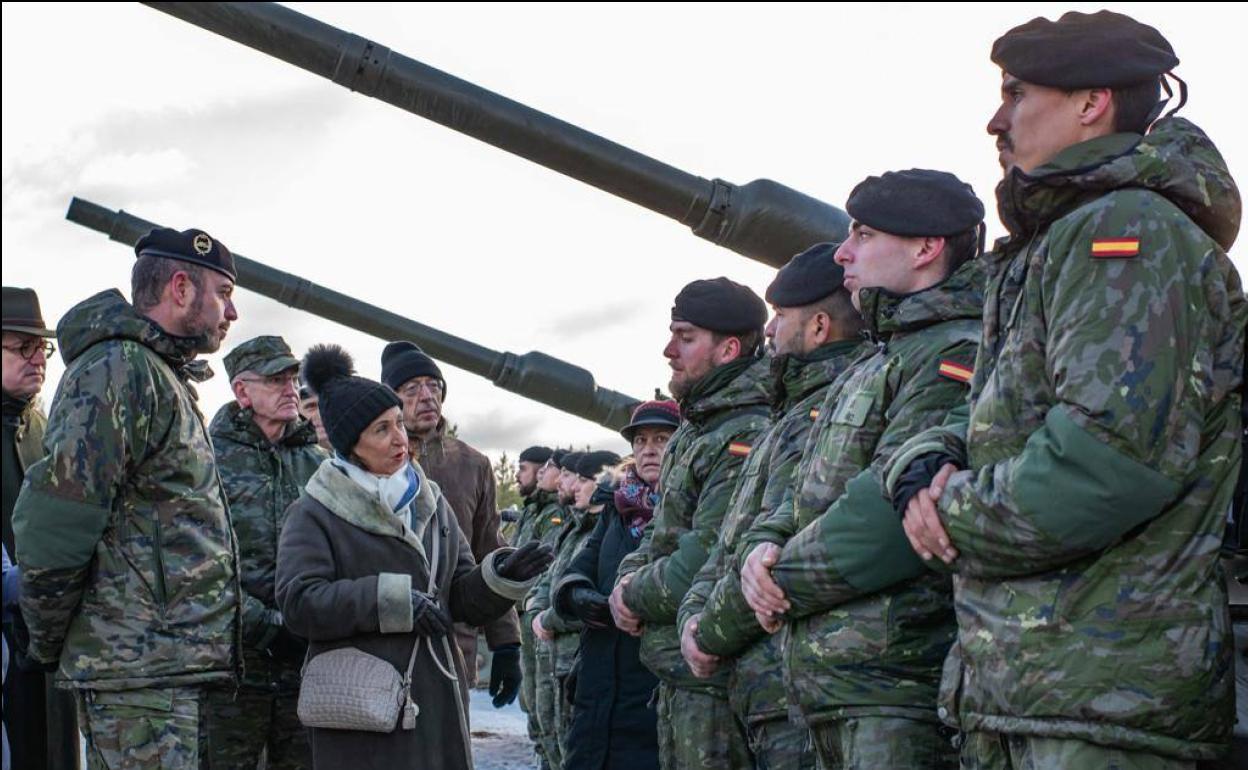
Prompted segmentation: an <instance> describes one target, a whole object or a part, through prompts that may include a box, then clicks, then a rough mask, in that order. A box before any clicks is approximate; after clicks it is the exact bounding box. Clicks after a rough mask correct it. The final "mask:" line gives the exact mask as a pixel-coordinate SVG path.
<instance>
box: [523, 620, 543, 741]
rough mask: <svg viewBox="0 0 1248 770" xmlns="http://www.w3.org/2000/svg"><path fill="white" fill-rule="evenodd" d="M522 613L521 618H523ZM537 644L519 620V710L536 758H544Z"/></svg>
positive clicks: (531, 632) (530, 630)
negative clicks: (538, 712) (524, 715)
mask: <svg viewBox="0 0 1248 770" xmlns="http://www.w3.org/2000/svg"><path fill="white" fill-rule="evenodd" d="M523 617H524V616H523V614H522V615H521V618H523ZM537 645H538V641H537V639H536V637H534V636H533V629H532V628H531V627H530V626H529V624H528V623H526V622H524V621H523V619H522V620H521V622H520V674H521V676H522V677H523V678H522V679H521V680H520V710H521V711H523V712H524V713H525V714H526V715H527V716H528V718H529V723H528V728H529V740H530V741H532V742H533V750H534V751H535V752H537V756H538V758H540V759H542V760H545V758H546V747H545V746H544V745H543V744H542V727H541V724H540V723H539V722H538V721H537Z"/></svg>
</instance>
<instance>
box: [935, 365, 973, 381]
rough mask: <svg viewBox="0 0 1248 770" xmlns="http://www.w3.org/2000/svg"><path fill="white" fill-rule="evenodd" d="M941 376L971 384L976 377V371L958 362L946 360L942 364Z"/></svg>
mask: <svg viewBox="0 0 1248 770" xmlns="http://www.w3.org/2000/svg"><path fill="white" fill-rule="evenodd" d="M940 376H941V377H948V378H949V379H951V380H957V381H958V382H970V381H971V377H974V376H975V370H974V369H972V368H971V367H969V366H963V365H962V364H959V363H957V362H956V361H949V360H944V361H941V362H940Z"/></svg>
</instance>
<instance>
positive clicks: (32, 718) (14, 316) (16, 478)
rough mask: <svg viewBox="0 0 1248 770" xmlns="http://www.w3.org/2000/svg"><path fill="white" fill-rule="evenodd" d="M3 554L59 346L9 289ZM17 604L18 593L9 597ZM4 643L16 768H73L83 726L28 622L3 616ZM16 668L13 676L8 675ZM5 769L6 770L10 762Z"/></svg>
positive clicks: (25, 298)
mask: <svg viewBox="0 0 1248 770" xmlns="http://www.w3.org/2000/svg"><path fill="white" fill-rule="evenodd" d="M3 308H4V342H3V345H4V354H3V355H4V445H3V452H4V548H5V551H6V553H10V554H11V553H14V550H15V549H14V547H13V504H14V503H16V502H17V493H18V490H20V489H21V488H22V479H23V477H24V476H25V475H26V470H27V469H28V468H30V466H31V465H33V464H34V463H35V461H37V460H38V459H39V458H41V457H43V433H44V429H45V426H46V425H47V418H46V417H44V415H43V412H42V410H40V409H39V406H38V404H36V398H37V397H38V395H39V391H40V390H42V389H43V381H44V377H45V375H46V372H47V366H48V356H50V355H52V353H53V352H54V351H55V349H56V348H55V346H54V345H53V344H52V343H51V342H48V338H51V337H55V336H56V332H54V331H52V330H51V329H49V328H47V326H45V325H44V322H43V313H42V312H41V311H40V309H39V297H38V296H37V295H36V294H35V292H34V290H32V289H18V288H13V287H9V286H5V287H4V298H3ZM5 600H6V605H7V604H8V603H9V602H10V601H12V602H14V603H16V601H17V594H16V593H15V594H13V595H12V596H7V595H6V597H5ZM5 617H6V621H5V624H4V639H5V644H6V645H7V649H9V650H11V651H12V653H13V655H12V658H11V661H10V662H9V663H5V675H4V704H5V709H4V724H5V728H6V734H7V735H8V736H9V737H10V739H11V740H10V746H11V749H12V757H13V767H14V768H18V770H23V769H24V768H32V770H33V769H37V768H56V769H57V770H60V769H61V768H75V767H78V765H79V750H78V722H77V714H76V713H75V707H74V699H73V695H71V694H70V693H67V692H64V691H61V690H57V689H56V688H55V687H54V686H53V684H52V677H51V675H50V674H49V673H48V672H46V671H44V670H43V667H42V666H39V665H37V664H34V663H33V662H32V661H30V660H28V659H27V657H26V655H25V654H24V650H25V647H26V639H27V631H26V624H25V623H24V622H23V621H22V616H21V613H20V612H16V611H15V612H13V613H12V617H11V619H7V618H9V617H10V616H9V613H7V612H6V613H5ZM10 667H11V670H10ZM5 767H6V768H7V767H8V765H7V764H6V765H5Z"/></svg>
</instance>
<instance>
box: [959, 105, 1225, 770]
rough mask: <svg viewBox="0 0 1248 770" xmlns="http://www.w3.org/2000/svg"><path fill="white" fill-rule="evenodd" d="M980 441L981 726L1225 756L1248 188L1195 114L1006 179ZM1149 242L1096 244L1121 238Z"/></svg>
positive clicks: (963, 504) (974, 603) (1175, 753)
mask: <svg viewBox="0 0 1248 770" xmlns="http://www.w3.org/2000/svg"><path fill="white" fill-rule="evenodd" d="M998 202H999V206H1000V209H1001V213H1002V219H1003V221H1005V222H1006V223H1007V225H1008V226H1009V229H1010V233H1011V235H1010V237H1008V238H1006V239H1003V240H1001V241H999V242H998V243H997V245H996V253H995V258H994V260H993V263H992V267H993V274H992V277H991V282H990V284H989V295H988V301H987V304H986V307H985V311H984V341H983V345H982V347H981V349H980V361H979V364H978V366H977V372H976V376H975V380H974V387H973V391H972V393H973V397H972V398H973V400H972V406H971V412H970V423H969V429H968V433H967V439H966V455H967V458H968V459H969V464H970V465H969V467H970V469H969V470H967V471H963V472H960V473H958V474H956V475H955V476H954V477H953V478H952V479H951V481H950V483H949V484H948V486H947V487H946V491H945V493H944V496H943V497H942V499H941V501H940V509H941V515H942V519H943V520H944V523H945V527H946V528H947V530H948V532H949V534H950V536H951V538H952V539H953V542H954V544H955V545H956V546H957V548H958V549H959V551H960V554H961V555H960V557H959V559H958V560H957V561H956V562H955V563H954V568H955V570H956V571H957V575H956V577H955V591H956V597H957V612H958V625H959V635H958V639H959V642H958V645H956V646H955V648H954V652H953V653H952V654H951V656H950V661H949V664H948V666H947V670H946V677H945V682H944V691H943V692H942V704H943V706H944V707H945V709H946V713H947V714H948V715H949V718H950V719H951V720H955V721H957V722H958V723H959V724H960V725H961V727H962V728H963V729H964V730H970V731H981V730H986V731H994V732H1002V733H1015V734H1026V735H1031V736H1041V737H1053V738H1076V739H1081V740H1085V741H1091V742H1095V743H1099V744H1104V745H1111V746H1117V747H1121V748H1125V749H1130V750H1137V751H1148V752H1156V753H1160V754H1164V755H1168V756H1172V757H1178V758H1187V759H1203V758H1211V757H1213V756H1215V755H1216V754H1218V753H1219V752H1221V751H1223V750H1225V747H1226V745H1227V742H1228V740H1229V737H1230V730H1231V719H1232V703H1231V700H1232V694H1231V693H1232V691H1231V640H1230V629H1229V620H1228V617H1227V609H1226V603H1227V597H1226V593H1225V588H1224V586H1223V583H1222V579H1221V575H1220V574H1219V567H1218V564H1217V560H1218V548H1219V544H1220V542H1221V538H1222V534H1223V529H1224V524H1225V516H1226V512H1227V510H1228V507H1229V504H1230V499H1231V494H1232V491H1233V487H1234V485H1235V481H1236V474H1237V471H1238V463H1239V461H1240V457H1239V455H1240V439H1239V432H1240V420H1239V413H1240V412H1239V410H1240V405H1239V398H1238V396H1237V394H1236V389H1237V388H1238V387H1239V386H1240V382H1241V377H1242V376H1243V373H1242V371H1241V369H1242V366H1243V361H1244V347H1243V346H1244V328H1245V323H1246V320H1248V305H1246V303H1245V299H1244V295H1243V288H1242V284H1241V281H1240V277H1239V276H1238V275H1237V273H1236V271H1235V268H1234V267H1233V265H1232V264H1231V262H1230V260H1229V259H1228V258H1227V256H1226V254H1225V252H1224V250H1223V249H1224V248H1229V246H1230V245H1231V242H1232V241H1233V239H1234V236H1235V234H1236V232H1237V230H1238V224H1239V195H1238V193H1237V192H1236V190H1235V187H1234V182H1233V181H1232V180H1231V178H1230V175H1229V173H1228V171H1227V169H1226V166H1225V164H1224V162H1223V161H1222V158H1221V156H1220V155H1219V154H1218V152H1217V150H1216V149H1215V148H1214V146H1213V144H1212V143H1211V142H1210V141H1209V140H1208V138H1207V137H1206V136H1205V135H1204V134H1203V133H1202V132H1201V131H1200V130H1199V129H1197V128H1196V127H1195V126H1194V125H1192V124H1191V123H1189V122H1188V121H1186V120H1182V119H1178V118H1171V119H1166V120H1162V121H1159V122H1158V123H1157V124H1156V125H1155V126H1154V128H1153V131H1152V132H1151V133H1150V134H1149V135H1148V136H1147V137H1145V138H1143V140H1141V138H1140V137H1139V136H1138V135H1134V134H1125V135H1124V134H1116V135H1112V136H1109V137H1102V138H1100V139H1096V140H1092V141H1089V142H1085V143H1083V144H1080V145H1075V146H1073V147H1071V148H1068V149H1067V150H1065V151H1063V152H1062V153H1061V154H1059V155H1058V157H1057V158H1055V159H1054V161H1053V162H1051V163H1050V164H1048V165H1047V166H1045V167H1042V168H1040V169H1037V170H1036V172H1035V174H1034V175H1033V176H1030V177H1029V176H1026V175H1022V174H1021V173H1018V172H1015V173H1014V174H1012V175H1011V176H1009V177H1007V178H1006V180H1004V181H1003V183H1002V184H1001V186H1000V187H999V188H998ZM1121 237H1129V238H1139V239H1140V248H1139V254H1138V255H1137V256H1133V257H1130V258H1124V259H1096V258H1093V257H1092V256H1091V255H1090V244H1091V242H1092V241H1093V240H1095V239H1101V238H1121Z"/></svg>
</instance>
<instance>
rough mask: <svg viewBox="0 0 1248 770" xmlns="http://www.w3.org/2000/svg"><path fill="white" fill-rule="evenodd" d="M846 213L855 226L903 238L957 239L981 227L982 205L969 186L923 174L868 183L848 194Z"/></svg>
mask: <svg viewBox="0 0 1248 770" xmlns="http://www.w3.org/2000/svg"><path fill="white" fill-rule="evenodd" d="M845 210H846V211H847V212H849V215H850V216H851V217H853V218H854V220H855V221H856V222H861V223H862V224H864V225H867V226H868V227H871V228H874V229H876V230H879V231H881V232H885V233H888V234H890V235H900V236H902V237H908V238H919V237H926V236H945V235H957V234H959V233H964V232H966V231H968V230H970V229H972V228H975V227H978V226H979V223H980V222H982V221H984V204H983V202H982V201H980V199H979V198H977V197H975V191H974V190H972V189H971V186H970V185H969V184H967V183H966V182H963V181H962V180H961V179H958V178H957V177H956V176H954V175H953V174H950V173H949V172H947V171H932V170H930V169H925V168H912V169H907V170H906V171H888V172H885V173H884V174H883V175H882V176H869V177H867V178H866V179H864V180H862V181H861V182H859V183H858V186H857V187H855V188H854V189H853V192H851V193H850V194H849V200H847V201H846V202H845Z"/></svg>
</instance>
